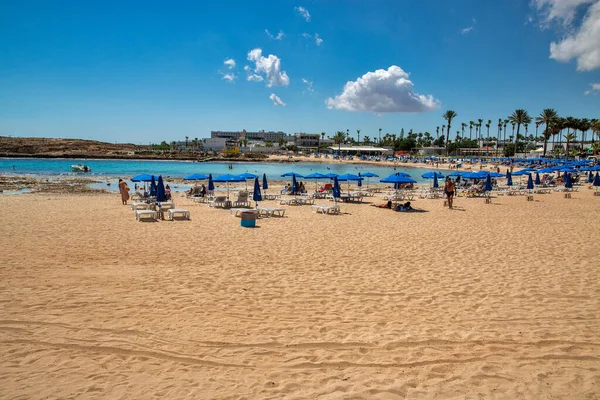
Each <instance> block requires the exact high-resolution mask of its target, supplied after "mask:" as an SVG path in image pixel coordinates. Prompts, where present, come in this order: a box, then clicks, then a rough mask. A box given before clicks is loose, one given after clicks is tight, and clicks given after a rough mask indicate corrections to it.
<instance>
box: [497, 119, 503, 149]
mask: <svg viewBox="0 0 600 400" xmlns="http://www.w3.org/2000/svg"><path fill="white" fill-rule="evenodd" d="M501 135H502V119H501V118H498V137H497V138H496V157H498V141H499V140H500V136H501Z"/></svg>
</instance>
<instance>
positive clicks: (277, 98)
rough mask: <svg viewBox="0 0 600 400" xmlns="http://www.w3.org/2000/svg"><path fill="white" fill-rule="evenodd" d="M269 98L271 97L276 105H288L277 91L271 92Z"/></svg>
mask: <svg viewBox="0 0 600 400" xmlns="http://www.w3.org/2000/svg"><path fill="white" fill-rule="evenodd" d="M269 99H271V101H272V102H273V105H274V106H282V107H285V106H286V104H285V103H284V102H283V101H281V99H280V98H279V97H278V96H277V95H276V94H275V93H271V95H270V96H269Z"/></svg>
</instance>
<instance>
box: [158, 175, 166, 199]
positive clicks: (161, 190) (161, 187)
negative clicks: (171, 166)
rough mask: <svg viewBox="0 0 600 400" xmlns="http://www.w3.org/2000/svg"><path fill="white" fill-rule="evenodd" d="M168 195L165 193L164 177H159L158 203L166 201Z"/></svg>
mask: <svg viewBox="0 0 600 400" xmlns="http://www.w3.org/2000/svg"><path fill="white" fill-rule="evenodd" d="M166 200H167V194H166V193H165V184H164V182H163V178H162V175H160V176H159V177H158V183H157V184H156V201H157V202H160V201H166Z"/></svg>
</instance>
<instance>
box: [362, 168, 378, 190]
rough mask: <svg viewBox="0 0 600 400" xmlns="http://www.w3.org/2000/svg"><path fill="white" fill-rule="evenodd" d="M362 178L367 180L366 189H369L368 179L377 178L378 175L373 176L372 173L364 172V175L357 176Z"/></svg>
mask: <svg viewBox="0 0 600 400" xmlns="http://www.w3.org/2000/svg"><path fill="white" fill-rule="evenodd" d="M359 175H360V176H362V177H363V178H367V188H368V187H369V178H379V175H377V174H374V173H372V172H365V173H364V174H359Z"/></svg>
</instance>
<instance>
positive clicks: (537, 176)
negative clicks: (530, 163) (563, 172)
mask: <svg viewBox="0 0 600 400" xmlns="http://www.w3.org/2000/svg"><path fill="white" fill-rule="evenodd" d="M541 183H542V180H541V179H540V173H539V172H537V171H536V172H535V184H536V185H540V184H541Z"/></svg>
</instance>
